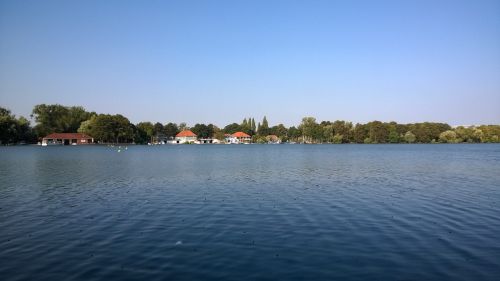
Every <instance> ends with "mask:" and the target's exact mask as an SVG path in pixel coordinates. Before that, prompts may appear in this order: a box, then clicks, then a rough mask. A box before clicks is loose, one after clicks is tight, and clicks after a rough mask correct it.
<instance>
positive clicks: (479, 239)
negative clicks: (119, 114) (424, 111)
mask: <svg viewBox="0 0 500 281" xmlns="http://www.w3.org/2000/svg"><path fill="white" fill-rule="evenodd" d="M0 279H1V280H113V279H116V280H334V279H335V280H500V145H498V144H456V145H445V144H442V145H431V144H427V145H425V144H422V145H418V144H415V145H405V144H399V145H178V146H175V145H172V146H168V145H167V146H128V148H127V149H125V148H122V149H121V152H118V148H117V147H114V148H111V147H107V146H66V147H36V146H27V147H26V146H25V147H22V146H20V147H0Z"/></svg>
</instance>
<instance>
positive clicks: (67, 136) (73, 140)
mask: <svg viewBox="0 0 500 281" xmlns="http://www.w3.org/2000/svg"><path fill="white" fill-rule="evenodd" d="M93 142H94V138H92V137H91V136H89V135H86V134H81V133H53V134H50V135H48V136H46V137H44V138H43V139H42V145H43V146H47V145H80V144H91V143H93Z"/></svg>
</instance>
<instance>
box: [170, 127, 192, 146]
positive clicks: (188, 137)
mask: <svg viewBox="0 0 500 281" xmlns="http://www.w3.org/2000/svg"><path fill="white" fill-rule="evenodd" d="M196 137H197V136H196V134H195V133H193V132H191V131H190V130H184V131H182V132H180V133H178V134H177V135H176V136H175V142H174V143H178V144H181V143H194V142H196V141H197V138H196Z"/></svg>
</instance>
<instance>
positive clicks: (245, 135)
mask: <svg viewBox="0 0 500 281" xmlns="http://www.w3.org/2000/svg"><path fill="white" fill-rule="evenodd" d="M232 136H233V137H235V138H249V137H250V135H248V134H245V133H243V132H236V133H234V134H232Z"/></svg>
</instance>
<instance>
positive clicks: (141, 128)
mask: <svg viewBox="0 0 500 281" xmlns="http://www.w3.org/2000/svg"><path fill="white" fill-rule="evenodd" d="M82 124H83V123H82ZM135 127H136V137H135V139H136V141H137V142H138V143H148V142H153V137H154V136H155V135H156V132H155V126H154V125H153V123H151V122H140V123H139V124H137V125H136V126H135Z"/></svg>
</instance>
